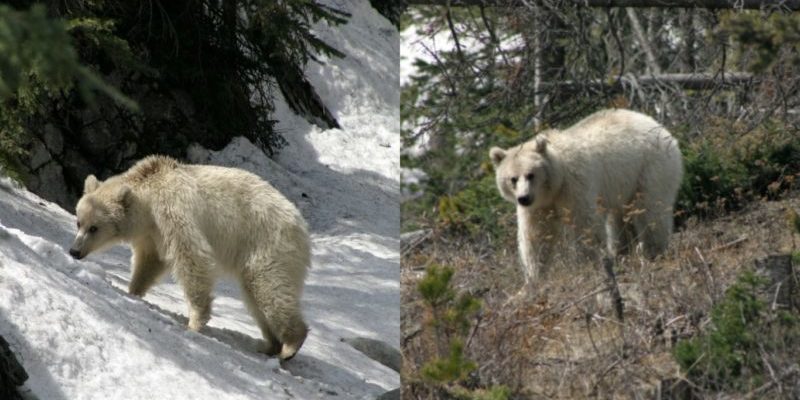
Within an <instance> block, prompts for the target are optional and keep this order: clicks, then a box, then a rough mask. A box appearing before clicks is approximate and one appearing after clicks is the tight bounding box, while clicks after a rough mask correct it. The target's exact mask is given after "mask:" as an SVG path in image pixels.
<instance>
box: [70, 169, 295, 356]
mask: <svg viewBox="0 0 800 400" xmlns="http://www.w3.org/2000/svg"><path fill="white" fill-rule="evenodd" d="M76 215H77V217H78V233H77V236H76V237H75V242H74V243H73V244H72V248H71V249H70V251H69V253H70V254H71V255H72V256H73V257H75V258H77V259H81V258H84V257H86V256H87V255H89V254H91V253H92V252H95V251H98V250H102V249H103V248H106V247H108V246H110V245H112V244H115V243H118V242H126V243H130V245H131V247H132V250H133V257H132V259H131V268H132V276H131V281H130V286H129V288H128V290H129V292H130V293H131V294H133V295H136V296H144V295H145V293H146V292H147V290H148V289H149V288H150V287H151V286H152V285H153V284H154V283H156V281H157V280H158V279H159V278H160V277H161V276H162V275H163V274H164V273H165V272H166V271H168V270H170V269H171V270H172V273H173V275H174V277H175V278H176V280H177V281H178V282H179V283H180V284H181V286H182V287H183V290H184V294H185V296H186V301H187V302H188V304H189V326H188V327H189V329H191V330H193V331H198V330H200V328H202V327H203V326H205V324H206V323H207V322H208V320H209V318H210V317H211V301H212V297H211V290H212V288H213V286H214V279H215V278H216V276H217V275H219V273H221V272H223V273H228V274H229V275H232V276H234V277H236V279H238V281H239V283H240V284H241V287H242V293H243V296H244V300H245V302H246V304H247V307H248V309H249V310H250V313H251V314H252V315H253V318H254V319H255V320H256V322H257V323H258V325H259V327H260V328H261V332H262V334H263V336H264V341H265V344H264V348H263V349H262V351H264V352H265V353H267V354H270V355H276V354H277V355H279V357H280V358H282V359H289V358H291V357H293V356H294V354H295V353H296V352H297V350H299V349H300V346H301V345H302V344H303V341H304V340H305V338H306V334H307V332H308V328H307V326H306V324H305V323H304V322H303V318H302V315H301V311H300V295H301V293H302V290H303V281H304V280H305V276H306V270H307V269H308V267H309V265H310V263H311V256H310V246H309V238H308V232H307V227H306V222H305V221H304V220H303V217H302V216H301V215H300V212H299V211H298V210H297V208H296V207H295V206H294V205H293V204H292V203H291V202H289V200H287V199H286V198H285V197H283V196H282V195H281V194H280V193H279V192H278V191H277V190H276V189H275V188H273V187H272V186H270V185H269V184H268V183H266V182H264V181H263V180H261V179H260V178H259V177H257V176H256V175H253V174H251V173H249V172H247V171H243V170H240V169H235V168H224V167H217V166H210V165H186V164H181V163H179V162H178V161H176V160H174V159H172V158H168V157H163V156H150V157H147V158H145V159H143V160H141V161H139V162H138V163H137V164H136V165H134V166H133V167H131V169H129V170H128V171H127V172H125V173H123V174H120V175H116V176H113V177H111V178H108V179H107V180H106V181H105V182H100V181H98V180H97V179H96V178H95V177H94V175H90V176H89V177H87V178H86V182H85V183H84V194H83V197H82V198H81V199H80V201H79V202H78V206H77V208H76Z"/></svg>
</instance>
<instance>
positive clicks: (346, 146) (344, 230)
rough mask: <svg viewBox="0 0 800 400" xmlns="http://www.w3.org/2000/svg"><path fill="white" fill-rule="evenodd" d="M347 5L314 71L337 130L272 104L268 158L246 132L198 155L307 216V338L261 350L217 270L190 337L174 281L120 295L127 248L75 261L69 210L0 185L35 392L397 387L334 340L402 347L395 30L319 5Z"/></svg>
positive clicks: (194, 393) (1, 261) (180, 393)
mask: <svg viewBox="0 0 800 400" xmlns="http://www.w3.org/2000/svg"><path fill="white" fill-rule="evenodd" d="M326 3H328V4H330V5H332V6H334V7H337V8H340V9H344V10H346V11H348V12H350V13H352V14H353V15H352V17H351V20H350V22H349V23H348V24H347V25H343V26H339V27H329V26H327V25H324V24H319V25H317V26H316V27H315V30H316V32H317V33H318V34H319V36H320V37H322V38H324V39H325V40H326V41H327V42H329V43H331V44H332V45H333V46H334V47H336V48H338V49H340V50H342V51H344V52H345V53H346V54H347V57H346V58H344V59H331V60H326V62H325V65H319V64H312V65H309V66H308V71H307V72H308V75H309V79H310V80H311V81H312V83H313V84H314V85H315V87H316V88H318V89H319V91H320V95H321V97H322V99H323V100H324V101H325V102H326V104H328V105H329V107H331V111H332V112H333V113H334V115H335V116H336V118H337V119H338V120H339V122H340V124H341V125H342V129H330V130H322V129H319V128H317V127H315V126H313V125H310V124H308V123H307V122H306V121H305V120H303V119H302V118H300V117H297V116H296V115H294V114H293V113H292V112H291V111H290V110H289V109H288V107H286V105H285V103H284V102H283V101H282V100H279V101H278V102H277V104H276V105H277V115H276V118H277V119H278V120H279V121H280V123H279V124H278V129H280V130H281V131H282V132H283V133H284V136H285V137H286V138H287V140H288V141H289V146H288V147H287V148H285V149H284V150H283V151H282V152H281V153H280V155H279V156H278V157H277V158H276V159H274V160H272V159H269V158H267V157H265V156H264V155H263V154H262V153H261V152H260V151H258V149H256V148H255V147H254V146H253V145H252V144H251V143H249V142H248V141H247V140H245V139H242V138H239V139H236V140H234V141H233V142H232V143H231V144H230V145H228V146H227V147H226V148H225V149H223V150H222V151H219V152H212V151H207V150H205V149H202V148H200V147H197V146H195V147H192V148H190V149H189V151H188V154H187V156H188V158H189V159H190V160H192V161H194V162H199V163H210V164H218V165H228V166H237V167H240V168H244V169H247V170H250V171H252V172H255V173H257V174H259V175H261V176H262V177H264V178H265V179H266V180H268V181H269V182H271V183H272V184H273V185H274V186H275V187H277V188H278V189H279V190H281V192H283V193H284V194H285V195H286V196H287V197H289V198H290V199H291V200H292V201H293V202H295V204H297V205H298V206H299V208H300V209H301V211H302V212H303V214H304V216H305V217H306V219H307V220H308V221H309V223H310V225H311V231H312V246H313V266H312V269H311V271H310V275H309V278H308V280H307V281H306V290H305V294H304V299H303V306H304V312H305V315H306V319H307V321H308V323H309V326H310V328H311V333H310V335H309V338H308V340H307V341H306V343H305V345H304V347H303V348H302V349H301V350H300V353H299V354H298V355H297V356H296V357H295V358H294V359H292V360H290V361H288V362H285V363H283V365H281V364H279V363H278V361H277V360H276V359H270V358H268V357H266V356H264V355H262V354H259V353H257V352H256V351H255V347H256V344H257V341H256V339H258V338H260V332H259V331H258V328H257V327H256V325H255V323H254V322H253V321H252V320H251V317H250V315H249V314H248V313H247V311H246V309H245V307H244V305H243V304H242V302H241V300H240V299H241V296H240V293H239V289H238V287H237V286H236V285H235V284H234V283H233V282H231V281H227V280H222V281H221V282H220V283H219V284H218V285H217V288H216V290H215V296H216V299H215V302H214V309H213V312H212V319H211V321H210V323H209V326H208V327H206V328H205V329H204V330H202V331H201V332H200V333H193V332H188V331H187V330H186V329H185V324H186V317H185V315H186V305H185V302H184V300H183V295H182V292H181V290H180V287H179V286H178V285H177V284H176V283H175V282H174V281H172V280H171V279H169V278H168V279H167V280H165V281H164V282H162V283H161V284H159V285H157V286H156V287H154V288H153V289H152V290H151V291H150V292H149V293H148V294H147V296H145V298H144V299H138V298H134V297H131V296H129V295H127V294H126V287H127V283H128V279H129V277H130V271H129V261H128V260H129V257H130V252H129V250H128V249H127V248H125V247H115V248H113V249H111V250H109V251H107V252H105V253H101V254H96V255H91V256H89V257H88V258H87V259H86V260H84V261H80V262H77V261H74V260H72V259H71V258H70V257H69V256H68V255H67V253H66V249H68V247H69V245H70V243H71V241H72V238H73V236H74V234H75V228H74V224H75V218H74V216H73V215H71V214H70V213H68V212H66V211H64V210H62V209H61V208H59V207H58V206H56V205H55V204H53V203H50V202H47V201H45V200H42V199H40V198H38V197H37V196H35V195H33V194H31V193H29V192H27V191H26V190H24V189H22V188H19V187H16V186H14V185H12V184H11V183H10V182H9V181H8V180H0V334H1V335H3V336H4V337H5V338H6V339H7V340H8V341H9V342H10V343H11V346H12V349H13V350H14V351H15V352H16V353H17V355H18V356H19V358H21V361H22V363H23V365H24V366H25V368H26V370H27V371H28V373H29V375H30V376H31V377H30V379H29V381H28V383H27V385H26V386H27V387H28V389H29V390H30V392H32V394H33V395H35V396H36V397H38V398H40V399H48V400H49V399H54V400H61V399H70V400H71V399H215V400H219V399H292V398H294V399H316V398H322V399H327V398H331V399H351V398H355V399H359V398H375V397H376V396H378V395H380V394H381V393H383V392H385V391H388V390H390V389H393V388H395V387H398V386H399V384H400V378H399V375H398V373H397V372H396V371H394V370H392V369H390V368H387V367H385V366H384V365H382V364H380V363H378V362H376V361H374V360H372V359H370V358H368V357H367V356H365V355H364V354H362V353H361V352H359V351H357V350H355V349H353V348H352V347H351V346H350V345H349V344H347V343H345V342H344V341H343V339H351V338H356V337H364V338H370V339H377V340H381V341H383V342H386V343H388V344H389V345H391V346H392V347H394V348H399V318H400V317H399V312H400V311H399V250H398V249H399V240H398V235H399V218H400V215H399V207H398V204H399V147H400V139H399V125H400V122H399V112H398V109H399V108H398V107H399V87H398V63H399V55H398V54H399V50H398V46H399V44H398V43H399V39H398V34H397V32H396V30H395V29H394V27H393V26H392V25H391V24H390V23H389V22H388V21H386V20H385V19H384V18H383V17H381V16H380V15H379V14H378V13H377V12H375V11H374V10H373V9H372V8H371V7H370V6H369V3H368V1H367V0H359V1H334V0H331V1H327V2H326Z"/></svg>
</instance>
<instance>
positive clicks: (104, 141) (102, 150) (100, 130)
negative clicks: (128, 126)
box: [78, 120, 118, 160]
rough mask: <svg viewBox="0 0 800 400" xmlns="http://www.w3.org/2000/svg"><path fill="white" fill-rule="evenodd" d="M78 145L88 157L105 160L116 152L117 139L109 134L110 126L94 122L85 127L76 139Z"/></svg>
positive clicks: (105, 123) (101, 121) (102, 121)
mask: <svg viewBox="0 0 800 400" xmlns="http://www.w3.org/2000/svg"><path fill="white" fill-rule="evenodd" d="M78 140H79V144H80V146H81V148H83V149H84V150H85V151H86V152H87V153H88V154H89V155H90V156H92V157H94V158H95V159H97V160H106V159H108V157H109V156H110V155H112V154H114V153H116V152H114V151H112V150H113V148H114V147H116V146H117V145H118V138H117V137H115V135H113V134H112V133H111V126H110V125H109V123H108V122H106V121H104V120H99V121H95V122H94V123H93V124H92V125H91V126H87V127H86V128H85V129H84V130H83V132H82V134H81V135H80V136H79V137H78Z"/></svg>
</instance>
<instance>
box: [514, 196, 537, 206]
mask: <svg viewBox="0 0 800 400" xmlns="http://www.w3.org/2000/svg"><path fill="white" fill-rule="evenodd" d="M517 203H519V205H521V206H525V207H527V206H529V205H531V204H533V197H532V196H529V195H525V196H520V197H517Z"/></svg>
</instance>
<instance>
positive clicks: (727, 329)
mask: <svg viewBox="0 0 800 400" xmlns="http://www.w3.org/2000/svg"><path fill="white" fill-rule="evenodd" d="M765 284H766V280H765V279H764V278H762V277H759V276H757V275H755V274H754V273H752V272H745V273H743V274H742V275H740V276H739V278H738V279H737V281H736V283H735V284H734V285H732V286H731V287H730V288H729V289H728V290H727V291H726V293H725V297H724V299H722V300H721V301H720V302H719V303H718V304H717V305H715V306H714V308H713V309H712V311H711V325H710V328H709V329H708V332H706V333H705V334H703V335H700V336H697V337H695V338H692V339H689V340H684V341H681V342H679V343H678V344H677V346H676V347H675V349H674V356H675V359H676V361H677V362H678V364H679V365H680V367H681V369H682V370H683V371H684V372H685V373H686V374H687V376H688V377H689V378H690V380H691V381H692V382H694V383H695V384H698V385H701V386H702V387H705V388H708V389H711V390H723V389H733V390H748V389H752V388H754V387H756V386H758V385H759V384H761V383H762V382H763V381H764V378H765V374H769V371H767V370H766V368H767V367H765V365H764V359H763V356H764V355H765V354H774V353H778V354H782V353H783V352H785V351H786V350H789V349H796V348H797V346H800V320H798V318H797V316H796V315H793V314H791V313H789V312H787V311H781V312H778V313H774V312H771V311H770V310H769V309H768V307H767V304H765V303H764V301H763V300H761V299H760V298H759V291H761V290H763V289H764V288H765Z"/></svg>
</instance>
